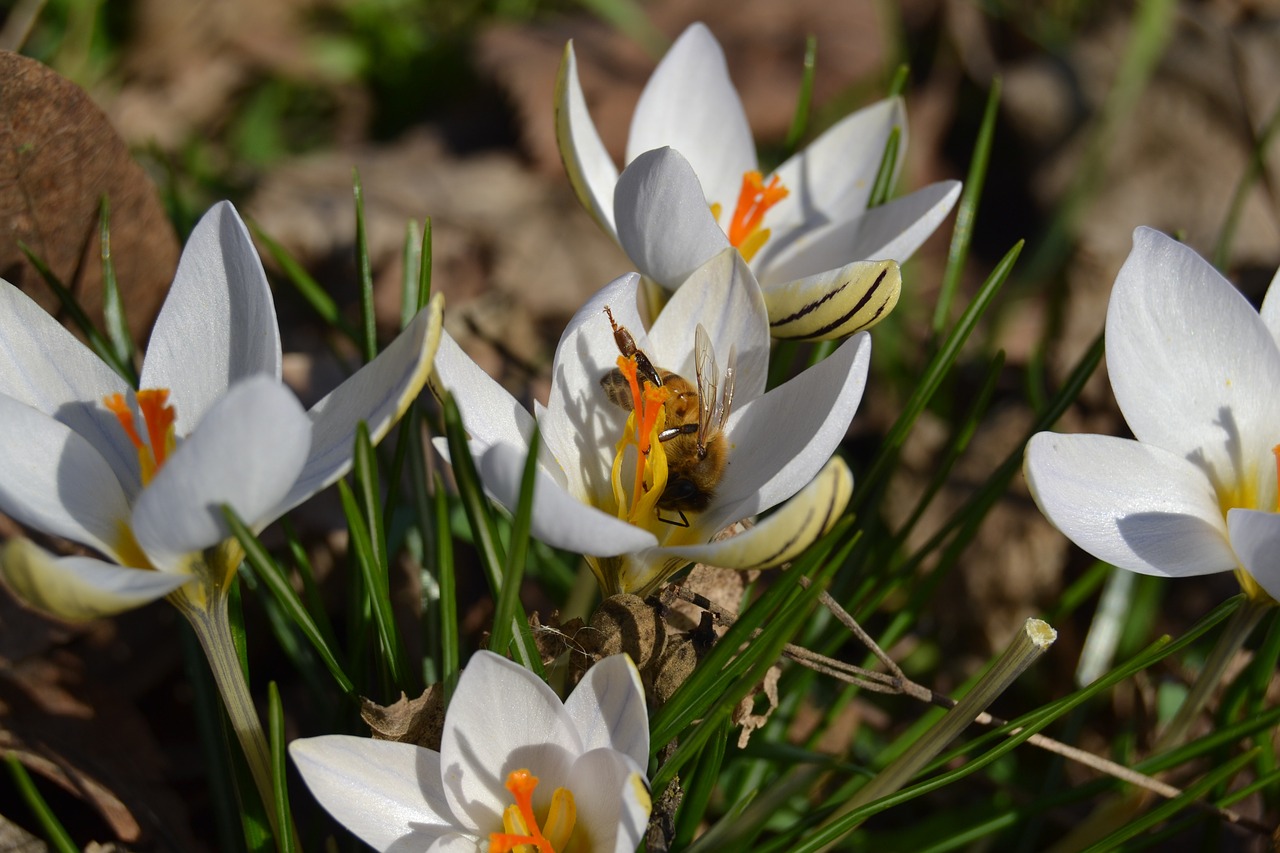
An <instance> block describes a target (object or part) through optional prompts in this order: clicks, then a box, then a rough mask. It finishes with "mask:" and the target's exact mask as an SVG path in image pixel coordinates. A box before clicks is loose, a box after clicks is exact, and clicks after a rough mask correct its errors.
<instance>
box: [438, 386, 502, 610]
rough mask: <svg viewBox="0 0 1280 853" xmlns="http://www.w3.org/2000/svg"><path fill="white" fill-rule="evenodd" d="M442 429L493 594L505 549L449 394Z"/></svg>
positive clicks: (499, 579)
mask: <svg viewBox="0 0 1280 853" xmlns="http://www.w3.org/2000/svg"><path fill="white" fill-rule="evenodd" d="M442 408H443V409H444V431H445V437H446V439H447V441H448V442H449V462H450V464H451V465H452V466H453V479H454V481H455V482H457V484H458V496H459V497H460V498H461V499H462V508H463V510H464V511H465V512H466V515H467V523H468V524H469V525H470V527H471V536H472V539H473V541H474V543H475V546H476V551H477V552H479V555H480V564H481V566H483V567H484V573H485V580H487V581H488V582H489V589H491V590H493V594H494V595H495V596H496V595H497V594H498V591H499V590H500V589H502V567H503V566H504V565H505V564H506V561H507V558H506V552H505V549H504V548H503V547H502V542H501V541H500V540H499V538H498V528H497V525H495V524H494V521H493V517H492V515H490V509H489V499H488V498H487V497H486V496H485V493H484V486H483V485H482V484H481V483H480V475H479V474H478V473H477V472H476V462H475V460H474V459H473V458H472V457H471V448H470V446H469V445H468V444H467V433H466V429H465V428H464V427H463V426H462V414H461V413H460V412H459V411H458V404H457V403H455V402H454V401H453V397H452V395H449V394H446V395H445V397H444V400H443V401H442Z"/></svg>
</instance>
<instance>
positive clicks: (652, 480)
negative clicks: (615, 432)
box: [611, 356, 671, 524]
mask: <svg viewBox="0 0 1280 853" xmlns="http://www.w3.org/2000/svg"><path fill="white" fill-rule="evenodd" d="M618 369H619V370H620V371H621V372H622V375H623V376H624V377H625V378H626V380H627V384H628V385H629V386H630V387H631V400H632V410H631V415H630V416H629V417H628V418H627V423H626V426H625V427H623V430H622V438H621V439H619V440H618V444H617V452H616V453H615V455H614V457H613V470H612V474H611V481H612V485H613V498H614V501H615V502H616V503H617V505H618V518H620V519H621V520H623V521H627V522H630V523H631V524H643V522H644V520H645V519H646V518H648V517H649V516H651V515H655V514H656V512H657V505H658V498H660V497H661V496H662V491H663V490H664V489H665V488H666V487H667V453H666V450H665V449H663V447H662V442H660V441H659V440H658V434H659V433H660V432H662V429H663V426H664V425H665V424H666V420H667V410H666V408H665V405H664V404H665V403H666V401H667V398H668V397H669V396H670V395H671V392H670V391H668V390H667V389H666V388H665V387H662V386H657V385H653V384H652V383H650V382H648V381H647V380H644V379H641V378H640V375H639V370H638V369H637V366H636V361H635V357H634V356H632V357H627V356H619V357H618ZM631 445H635V448H636V473H635V478H634V480H633V482H632V489H631V498H630V501H628V500H627V495H626V491H627V490H626V488H625V487H624V486H623V484H622V456H623V453H624V452H625V451H626V449H627V447H629V446H631Z"/></svg>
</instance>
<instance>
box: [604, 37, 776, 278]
mask: <svg viewBox="0 0 1280 853" xmlns="http://www.w3.org/2000/svg"><path fill="white" fill-rule="evenodd" d="M663 146H671V147H672V148H675V149H676V150H678V151H680V152H681V153H682V154H684V156H685V157H686V158H688V160H689V163H690V164H692V166H693V170H694V171H695V172H696V173H697V174H698V176H699V177H700V178H701V179H702V182H703V183H702V188H703V189H704V190H706V199H707V200H708V201H711V202H718V203H720V204H721V205H723V207H724V208H725V210H726V212H727V213H732V211H733V207H734V205H735V204H736V203H737V200H738V190H739V188H740V187H741V184H742V173H743V172H746V171H749V170H752V169H755V168H756V151H755V142H754V141H753V140H752V138H751V127H750V125H749V124H748V123H747V114H746V111H745V110H743V108H742V101H741V99H739V97H738V92H737V90H736V89H734V87H733V82H732V81H731V80H730V79H729V68H728V66H727V65H726V64H725V59H724V51H723V50H721V48H720V43H719V42H717V41H716V39H715V36H713V35H711V31H710V30H708V29H707V28H706V26H705V25H703V24H693V25H692V26H690V27H689V28H688V29H686V30H685V31H684V32H683V33H682V34H681V35H680V38H678V39H676V41H675V44H673V45H671V49H670V50H669V51H667V54H666V56H664V57H663V58H662V61H661V62H659V63H658V67H657V68H656V69H655V70H654V72H653V76H652V77H650V78H649V82H648V83H647V84H646V85H645V87H644V91H643V92H642V93H641V95H640V101H639V102H638V103H637V104H636V111H635V114H634V115H633V116H632V118H631V133H630V135H629V136H628V138H627V156H626V162H627V163H628V164H629V163H632V162H633V161H635V160H636V159H637V158H638V157H639V156H640V155H641V154H643V153H644V152H646V151H650V150H652V149H654V148H662V147H663ZM704 204H705V202H704ZM618 229H619V231H621V230H622V224H621V222H619V223H618ZM624 248H625V245H624ZM628 254H630V252H628ZM631 257H632V258H633V259H634V258H635V257H636V256H635V255H632V256H631Z"/></svg>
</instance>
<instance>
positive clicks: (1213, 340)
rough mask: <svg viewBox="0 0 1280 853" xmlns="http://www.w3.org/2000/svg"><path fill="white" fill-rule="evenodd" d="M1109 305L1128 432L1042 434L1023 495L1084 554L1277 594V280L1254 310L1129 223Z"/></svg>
mask: <svg viewBox="0 0 1280 853" xmlns="http://www.w3.org/2000/svg"><path fill="white" fill-rule="evenodd" d="M1133 243H1134V246H1133V251H1132V252H1131V253H1130V254H1129V258H1128V260H1127V261H1125V264H1124V267H1123V268H1121V270H1120V274H1119V276H1117V278H1116V283H1115V287H1114V288H1113V289H1112V291H1111V303H1110V306H1109V307H1108V309H1107V371H1108V373H1109V374H1110V376H1111V387H1112V389H1113V390H1114V392H1115V395H1116V401H1117V402H1118V403H1119V404H1120V411H1121V412H1122V413H1123V414H1124V417H1125V420H1126V421H1127V422H1128V424H1129V428H1130V429H1131V430H1133V434H1134V436H1135V437H1136V439H1137V440H1136V441H1135V440H1130V439H1123V438H1113V437H1111V436H1103V435H1058V434H1055V433H1047V432H1045V433H1040V434H1039V435H1036V436H1034V437H1033V438H1032V439H1031V442H1030V443H1029V444H1028V446H1027V454H1026V460H1025V471H1026V477H1027V482H1028V484H1029V485H1030V487H1031V492H1032V495H1033V496H1034V497H1035V499H1036V503H1038V504H1039V505H1040V508H1041V510H1043V512H1044V514H1045V515H1046V516H1048V518H1049V520H1050V521H1051V522H1053V524H1054V525H1055V526H1056V527H1057V528H1058V529H1059V530H1061V531H1062V532H1063V533H1065V534H1066V535H1067V537H1068V538H1070V539H1071V540H1072V541H1073V542H1075V543H1076V544H1077V545H1079V546H1080V547H1081V548H1083V549H1085V550H1086V551H1088V552H1089V553H1091V554H1093V555H1094V556H1096V557H1098V558H1099V559H1101V560H1105V561H1107V562H1109V563H1113V564H1115V565H1117V566H1120V567H1121V568H1124V569H1129V570H1130V571H1134V572H1141V573H1143V574H1149V575H1160V576H1166V577H1179V576H1185V575H1204V574H1212V573H1215V572H1231V571H1234V572H1235V573H1236V576H1237V578H1238V579H1239V580H1240V584H1241V586H1242V587H1243V588H1244V590H1245V591H1246V592H1247V593H1249V594H1250V596H1252V597H1254V598H1259V599H1265V597H1266V596H1270V597H1271V598H1273V599H1275V598H1280V514H1277V505H1276V499H1277V493H1276V466H1277V460H1278V458H1280V447H1278V446H1277V445H1280V394H1277V389H1280V286H1277V281H1280V275H1278V276H1277V279H1276V280H1273V281H1272V285H1271V288H1270V290H1269V291H1268V293H1267V297H1266V300H1265V301H1264V302H1263V305H1262V313H1261V315H1259V313H1258V312H1257V311H1255V310H1254V309H1253V308H1252V306H1250V305H1249V303H1248V301H1247V300H1246V299H1245V298H1244V297H1243V296H1241V295H1240V293H1239V291H1237V290H1236V289H1235V288H1234V287H1232V285H1231V284H1230V283H1229V282H1228V281H1227V280H1226V279H1224V278H1223V277H1222V276H1221V275H1219V274H1218V272H1217V271H1215V270H1214V269H1213V268H1212V267H1211V266H1210V265H1209V264H1208V263H1206V262H1205V261H1204V260H1203V259H1202V258H1200V257H1199V256H1198V255H1196V254H1195V252H1193V251H1192V250H1191V249H1189V248H1187V247H1186V246H1183V245H1181V244H1180V243H1177V242H1175V241H1174V240H1172V239H1170V238H1169V237H1166V236H1165V235H1163V234H1160V233H1159V232H1157V231H1153V230H1151V229H1149V228H1139V229H1138V230H1137V231H1135V232H1134V237H1133Z"/></svg>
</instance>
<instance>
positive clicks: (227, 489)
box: [132, 376, 311, 569]
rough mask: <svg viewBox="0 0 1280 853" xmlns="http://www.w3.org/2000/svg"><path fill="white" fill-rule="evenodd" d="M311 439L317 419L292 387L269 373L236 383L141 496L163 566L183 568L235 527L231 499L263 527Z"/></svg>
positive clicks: (141, 540) (155, 556)
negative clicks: (226, 509) (225, 509)
mask: <svg viewBox="0 0 1280 853" xmlns="http://www.w3.org/2000/svg"><path fill="white" fill-rule="evenodd" d="M310 443H311V422H310V421H309V420H307V416H306V413H305V412H304V411H303V410H302V406H301V404H299V403H298V400H297V398H296V397H294V396H293V392H292V391H290V390H289V389H288V388H286V387H285V386H283V385H281V384H280V383H279V382H277V381H276V380H275V379H272V378H271V377H268V376H255V377H250V378H249V379H245V380H243V381H241V382H239V383H238V384H236V385H234V386H232V388H231V389H230V390H229V391H227V392H226V394H225V395H224V396H223V397H222V398H221V399H219V400H218V401H217V402H216V403H214V405H213V407H212V408H211V409H209V411H208V412H206V413H205V416H204V418H203V419H202V420H201V421H200V423H199V425H198V426H197V427H196V430H195V432H193V433H192V434H191V436H190V437H188V438H187V439H186V441H184V442H182V444H181V445H179V446H178V449H177V450H176V451H175V452H174V454H173V456H172V458H170V459H169V460H168V462H166V463H165V465H164V467H162V468H161V469H160V470H159V472H158V473H157V474H156V477H155V479H154V480H152V482H151V484H150V485H149V486H148V487H147V489H146V490H144V491H143V493H142V495H141V497H139V498H138V502H137V504H136V505H135V506H134V509H133V522H132V528H133V533H134V536H135V537H136V538H137V540H138V544H139V545H141V546H142V549H143V550H144V551H146V553H147V555H148V556H149V557H150V558H151V559H152V561H153V562H154V563H155V564H156V566H157V567H159V568H164V569H170V568H177V567H179V566H180V565H181V563H182V560H183V558H184V557H186V556H187V555H189V554H191V553H193V552H196V551H201V550H203V549H205V548H209V547H211V546H213V545H216V544H217V543H219V542H221V541H222V540H224V539H227V538H228V537H229V536H230V535H231V533H230V530H229V529H228V527H227V522H226V519H225V518H224V517H223V515H222V509H221V507H222V505H223V504H230V505H231V507H232V508H233V509H234V510H235V511H236V513H237V514H238V515H239V516H240V518H241V519H243V520H244V522H245V524H247V525H249V526H250V527H253V528H255V529H261V527H262V526H263V525H264V524H265V523H266V522H268V521H271V520H273V519H271V518H269V517H267V513H268V512H269V511H270V510H271V509H272V508H273V507H275V506H276V505H277V504H278V503H279V502H280V499H281V498H282V497H284V495H285V494H286V493H287V492H288V490H289V487H290V485H291V484H292V483H293V482H294V480H295V479H296V478H297V476H298V472H300V471H301V470H302V466H303V464H304V463H305V461H306V458H307V449H308V447H309V446H310Z"/></svg>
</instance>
